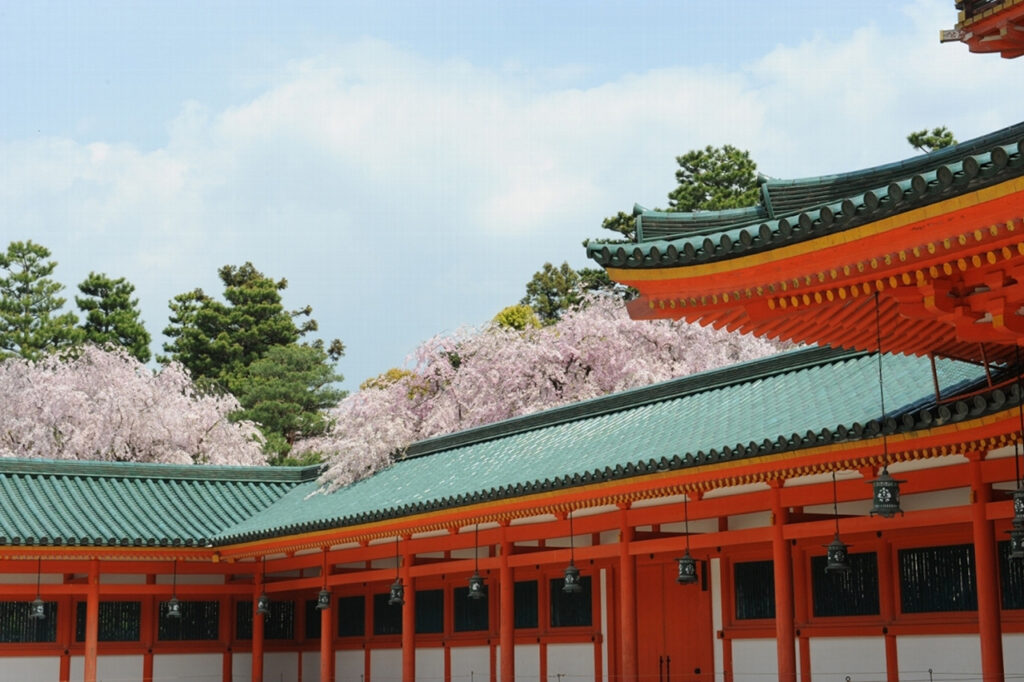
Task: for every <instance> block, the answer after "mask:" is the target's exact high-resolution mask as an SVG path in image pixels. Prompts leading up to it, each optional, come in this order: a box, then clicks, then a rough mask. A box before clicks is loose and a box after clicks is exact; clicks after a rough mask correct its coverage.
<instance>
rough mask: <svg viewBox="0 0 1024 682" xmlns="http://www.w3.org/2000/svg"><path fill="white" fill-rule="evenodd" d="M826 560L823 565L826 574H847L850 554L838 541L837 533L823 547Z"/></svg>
mask: <svg viewBox="0 0 1024 682" xmlns="http://www.w3.org/2000/svg"><path fill="white" fill-rule="evenodd" d="M825 547H826V550H827V551H826V554H825V558H826V559H827V561H826V563H825V572H826V573H848V572H849V571H850V554H849V552H847V551H846V545H845V544H844V543H843V541H842V540H840V539H839V533H836V535H835V537H834V538H832V542H830V543H828V544H827V545H825Z"/></svg>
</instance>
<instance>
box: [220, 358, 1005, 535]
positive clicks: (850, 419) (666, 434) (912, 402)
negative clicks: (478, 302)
mask: <svg viewBox="0 0 1024 682" xmlns="http://www.w3.org/2000/svg"><path fill="white" fill-rule="evenodd" d="M883 364H884V367H885V370H884V371H885V378H886V405H887V407H888V409H889V415H890V419H889V420H888V426H887V428H888V429H890V430H895V429H910V428H914V427H917V428H920V427H921V426H922V424H935V423H941V422H942V421H943V420H947V421H948V420H953V419H962V418H964V416H966V414H967V412H966V411H962V410H961V409H960V408H949V407H946V406H943V407H940V408H935V407H934V405H933V403H934V395H933V384H932V373H931V365H930V363H929V361H928V360H927V359H921V358H916V357H903V356H886V357H885V359H884V363H883ZM937 370H938V377H939V381H940V385H941V386H943V387H944V390H945V391H947V392H950V391H961V390H963V389H964V388H965V387H966V386H973V385H974V384H975V383H977V382H978V381H980V380H984V376H985V375H984V370H983V369H982V368H980V367H977V366H974V365H970V364H967V363H959V362H953V361H948V360H947V361H939V362H938V364H937ZM877 371H878V368H877V356H876V355H873V354H864V353H855V352H848V351H837V350H831V349H819V348H814V349H806V350H800V351H795V352H792V353H787V354H785V355H781V356H777V357H774V358H768V359H764V360H760V361H755V362H752V363H747V364H745V365H740V366H734V367H729V368H725V369H721V370H715V371H711V372H705V373H702V374H698V375H694V376H691V377H685V378H682V379H678V380H675V381H670V382H666V383H663V384H657V385H655V386H650V387H646V388H642V389H637V390H634V391H628V392H625V393H620V394H616V395H612V396H607V397H604V398H598V399H595V400H590V401H586V402H582V403H578V404H575V405H568V406H565V407H561V408H557V409H554V410H549V411H547V412H543V413H540V414H536V415H530V416H526V417H521V418H518V419H513V420H509V421H506V422H502V423H500V424H494V425H490V426H485V427H480V428H477V429H472V430H469V431H465V432H462V433H458V434H453V435H450V436H444V437H441V438H436V439H432V440H429V441H423V442H421V443H417V444H415V445H413V446H412V447H411V448H410V450H409V452H410V455H411V456H409V457H407V458H406V459H403V460H401V461H399V462H396V463H395V464H394V466H392V467H391V468H389V469H386V470H384V471H381V472H379V473H377V474H376V475H374V476H372V477H371V478H369V479H366V480H363V481H360V482H358V483H356V484H354V485H352V486H350V487H348V488H345V489H342V490H340V491H338V492H335V493H332V494H312V493H314V492H315V491H316V490H317V484H316V483H314V482H310V483H306V484H303V485H301V486H299V487H297V488H295V489H294V490H292V491H291V492H289V493H288V494H286V495H285V496H284V497H282V498H281V500H280V501H278V502H277V503H275V504H274V505H273V507H272V508H270V509H268V510H266V511H264V512H262V513H260V514H256V515H254V516H252V517H251V518H248V519H246V520H244V521H242V522H241V523H239V524H238V525H237V526H235V527H233V528H230V529H228V530H227V531H225V532H224V533H223V534H221V535H220V536H218V537H217V538H216V541H217V542H219V543H231V542H237V541H242V540H248V539H255V538H259V537H267V536H275V535H282V534H289V533H296V532H305V531H312V530H319V529H325V528H333V527H340V526H346V525H354V524H359V523H365V522H369V521H374V520H379V519H385V518H393V517H397V516H402V515H407V514H414V513H418V512H424V511H430V510H433V509H440V508H445V507H453V506H459V505H465V504H472V503H475V502H479V501H483V500H494V499H502V498H509V497H516V496H520V495H524V494H531V493H534V492H540V491H543V490H551V489H555V488H561V487H569V486H573V485H584V484H587V483H594V482H598V481H604V480H610V479H615V478H624V477H628V476H634V475H640V474H644V473H648V472H651V471H655V470H659V469H666V468H679V469H681V468H686V467H700V466H704V465H707V464H709V463H714V462H719V461H722V460H725V459H738V458H743V457H750V456H758V455H766V454H771V453H774V452H781V451H783V450H794V449H799V448H801V447H811V446H814V445H822V444H825V443H828V442H840V441H846V440H855V439H858V438H862V437H867V436H869V435H872V434H875V435H877V433H878V429H879V428H880V424H879V423H878V422H877V421H875V422H873V421H872V420H877V419H878V417H879V416H880V415H879V394H878V375H877ZM1000 395H1001V394H1000ZM1007 399H1008V398H1007V397H1006V396H1002V397H1001V398H999V399H997V400H995V401H993V405H995V404H996V403H998V404H999V405H1002V404H1003V403H1005V401H1006V400H1007ZM986 405H987V404H986ZM929 406H931V407H929ZM937 410H938V411H942V412H941V414H940V413H939V412H937ZM961 411H962V412H963V414H961ZM971 414H972V415H973V414H975V412H971ZM894 417H898V418H899V419H895V418H894Z"/></svg>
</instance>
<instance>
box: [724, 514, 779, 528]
mask: <svg viewBox="0 0 1024 682" xmlns="http://www.w3.org/2000/svg"><path fill="white" fill-rule="evenodd" d="M770 525H772V524H771V514H770V512H753V513H751V514H736V515H734V516H730V517H729V530H744V529H747V528H765V527H767V526H770Z"/></svg>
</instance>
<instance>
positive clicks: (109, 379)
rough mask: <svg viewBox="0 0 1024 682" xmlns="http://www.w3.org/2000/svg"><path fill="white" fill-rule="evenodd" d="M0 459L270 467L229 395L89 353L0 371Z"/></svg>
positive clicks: (12, 364) (14, 363)
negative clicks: (232, 417) (0, 400)
mask: <svg viewBox="0 0 1024 682" xmlns="http://www.w3.org/2000/svg"><path fill="white" fill-rule="evenodd" d="M0 395H3V396H4V406H3V409H2V410H0V457H21V458H43V459H92V460H111V461H129V462H163V463H174V464H192V463H202V464H237V465H261V464H264V463H265V459H264V455H263V450H262V436H261V434H260V432H259V430H258V429H257V428H256V425H255V424H253V423H252V422H248V421H238V422H231V421H229V419H228V415H229V414H230V413H231V412H233V411H235V410H237V409H238V408H239V405H238V401H237V400H235V398H234V397H232V396H231V395H230V394H223V395H211V394H203V393H200V392H198V391H197V390H196V387H195V385H194V384H193V383H192V379H191V378H190V376H189V374H188V372H187V371H186V370H185V369H184V368H183V367H182V366H181V365H180V364H178V363H170V364H168V365H167V366H165V367H163V368H162V369H161V370H160V371H159V372H153V371H152V370H150V369H149V368H147V367H146V366H145V365H144V364H142V363H141V362H139V361H138V360H137V359H136V358H134V357H133V356H131V355H130V354H129V353H128V352H127V351H125V350H123V349H114V350H102V349H100V348H98V347H96V346H92V345H87V346H84V347H82V348H81V349H79V350H77V351H76V352H75V353H73V354H67V355H51V356H48V357H45V358H43V359H41V360H38V361H31V360H25V359H20V358H11V359H7V360H5V361H3V362H0Z"/></svg>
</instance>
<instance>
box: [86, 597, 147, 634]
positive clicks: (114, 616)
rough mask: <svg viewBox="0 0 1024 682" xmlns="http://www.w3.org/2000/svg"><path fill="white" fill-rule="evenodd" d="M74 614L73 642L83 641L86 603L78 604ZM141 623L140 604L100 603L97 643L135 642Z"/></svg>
mask: <svg viewBox="0 0 1024 682" xmlns="http://www.w3.org/2000/svg"><path fill="white" fill-rule="evenodd" d="M77 608H78V610H77V611H76V613H75V641H78V642H84V641H85V610H86V603H85V602H84V601H80V602H78V607H77ZM141 623H142V602H138V601H101V602H100V609H99V619H98V621H97V625H98V626H99V627H98V630H97V636H96V639H97V641H100V642H137V641H139V626H140V624H141Z"/></svg>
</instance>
